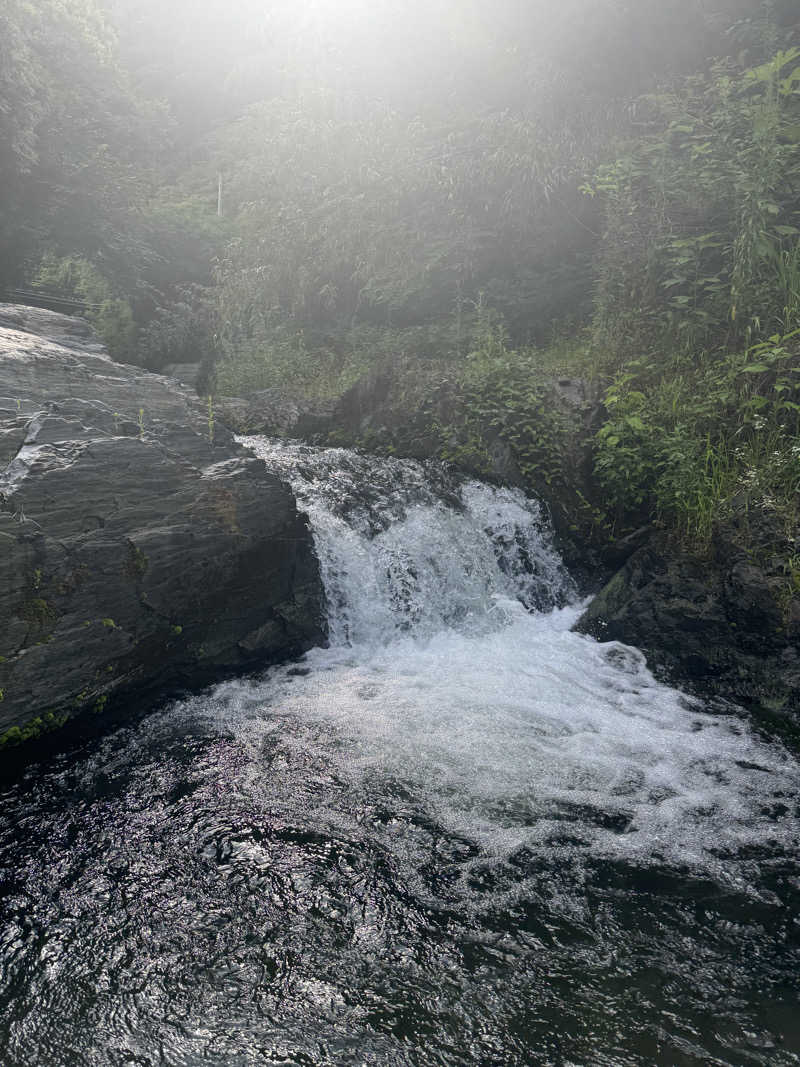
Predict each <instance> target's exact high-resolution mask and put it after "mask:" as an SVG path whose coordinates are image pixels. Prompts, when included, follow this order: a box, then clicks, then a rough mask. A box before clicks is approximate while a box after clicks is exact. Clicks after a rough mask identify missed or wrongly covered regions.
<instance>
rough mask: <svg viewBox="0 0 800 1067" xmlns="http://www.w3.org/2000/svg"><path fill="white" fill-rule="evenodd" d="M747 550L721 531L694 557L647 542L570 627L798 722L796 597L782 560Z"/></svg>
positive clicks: (799, 620)
mask: <svg viewBox="0 0 800 1067" xmlns="http://www.w3.org/2000/svg"><path fill="white" fill-rule="evenodd" d="M765 543H769V544H774V538H769V539H765ZM753 556H754V553H753V551H752V549H750V551H749V552H747V551H745V550H743V549H742V548H741V547H740V546H739V545H738V544H737V541H736V538H735V535H734V532H733V531H731V530H725V531H719V532H718V535H717V537H716V539H715V542H714V544H713V545H712V549H711V551H710V552H709V553H708V555H706V556H703V557H702V558H701V557H698V556H696V555H694V554H693V553H692V552H690V551H688V550H685V549H681V548H680V546H676V545H673V544H670V543H667V542H662V543H659V541H658V540H655V541H654V542H653V544H651V545H649V546H646V547H644V548H641V549H639V550H638V551H637V552H635V553H634V554H633V556H631V558H630V559H629V560H628V561H627V563H626V564H625V565H624V566H623V567H622V569H621V570H620V571H619V572H618V573H617V574H616V575H615V576H614V577H613V578H612V579H611V581H610V582H609V583H608V585H606V587H605V588H604V589H603V590H602V591H601V593H600V594H599V595H598V596H597V598H596V599H595V600H594V601H593V602H592V603H591V604H590V606H589V608H588V610H587V611H586V612H585V614H584V615H583V617H582V618H581V620H580V621H579V623H578V626H577V629H578V630H579V631H581V632H582V633H589V634H592V635H593V636H595V637H597V638H599V639H600V640H604V641H608V640H614V641H622V642H624V643H625V644H631V645H638V647H639V648H641V649H642V650H643V651H644V652H645V653H646V654H647V656H648V659H649V661H650V662H651V664H653V665H655V666H660V667H662V668H666V670H667V672H668V674H669V675H670V676H671V677H672V678H673V679H675V680H677V681H680V682H682V683H686V682H688V683H690V684H694V686H695V687H696V688H697V689H698V690H699V691H700V692H703V693H706V694H710V695H713V696H722V697H727V698H729V699H731V700H734V701H736V702H738V703H742V704H745V705H749V706H751V707H753V708H755V709H756V710H761V711H767V712H772V713H779V714H780V715H782V716H784V717H788V719H789V721H793V722H794V723H796V724H800V597H798V596H797V592H796V590H794V591H793V587H792V583H791V581H789V580H787V573H786V568H785V566H784V562H785V561H783V560H782V559H781V558H779V557H778V556H776V555H774V554H773V556H772V557H768V556H766V555H764V556H763V557H762V558H760V559H759V558H758V553H757V552H756V553H755V557H756V558H755V560H754V558H753Z"/></svg>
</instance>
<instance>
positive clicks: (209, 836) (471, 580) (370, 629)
mask: <svg viewBox="0 0 800 1067" xmlns="http://www.w3.org/2000/svg"><path fill="white" fill-rule="evenodd" d="M246 443H247V444H248V446H249V447H251V448H253V449H254V450H255V451H256V452H257V453H258V454H259V455H260V456H262V457H263V458H264V459H265V460H266V461H267V464H268V466H269V467H270V468H271V469H273V470H275V471H276V473H278V474H279V475H280V476H282V477H284V478H285V479H286V480H287V481H289V482H290V483H291V484H292V486H293V488H294V490H295V493H296V495H297V497H298V501H299V504H300V506H301V508H302V509H303V510H304V511H306V512H307V513H308V516H309V520H310V523H311V527H312V531H313V534H314V539H315V545H316V549H317V553H318V556H319V560H320V566H321V570H322V577H323V582H324V587H325V594H326V601H327V604H326V609H327V617H328V628H329V637H330V640H329V647H327V648H318V649H315V650H313V651H311V652H310V653H308V654H307V655H306V656H305V657H304V658H303V660H302V661H300V662H298V663H294V664H286V665H283V666H280V667H277V668H272V669H270V670H268V671H266V672H264V673H263V674H261V675H259V676H256V677H252V676H251V677H246V678H240V679H236V680H233V681H229V682H225V683H223V684H220V685H217V686H215V687H213V688H211V689H208V690H206V691H204V692H203V693H201V694H199V695H196V696H193V697H191V698H188V699H184V700H181V701H177V702H172V703H170V704H169V705H167V706H164V707H162V708H160V709H159V710H157V711H155V712H153V713H151V714H149V715H146V716H143V717H142V718H141V719H140V720H139V721H137V722H134V723H132V724H130V725H127V726H125V727H123V728H120V729H117V730H116V731H115V732H113V733H111V734H108V735H106V736H103V737H101V738H95V739H93V740H89V741H84V742H82V743H81V744H80V746H78V747H74V748H73V749H72V750H71V751H69V752H66V753H63V754H61V755H58V756H55V757H51V758H49V759H48V760H46V761H43V762H42V763H41V764H39V765H34V766H32V767H30V768H29V769H28V770H27V771H26V773H25V774H24V776H23V777H21V778H20V779H19V780H18V781H15V782H13V783H11V784H6V785H4V786H2V787H0V789H1V790H2V797H0V803H1V804H2V812H3V815H2V819H1V820H0V1064H2V1065H3V1067H122V1065H139V1067H157V1065H158V1067H195V1065H204V1064H209V1065H215V1067H217V1065H218V1067H223V1065H224V1067H250V1065H253V1067H257V1065H262V1064H263V1065H266V1064H280V1065H287V1067H288V1065H309V1067H312V1065H313V1067H318V1065H339V1064H345V1065H349V1064H353V1065H366V1064H370V1065H372V1064H380V1065H409V1067H412V1065H413V1067H417V1065H419V1067H426V1065H442V1067H444V1065H457V1064H477V1065H481V1067H483V1065H497V1067H509V1065H523V1064H532V1065H552V1067H578V1065H580V1067H584V1065H585V1067H602V1065H613V1067H624V1065H652V1064H668V1065H698V1067H700V1065H702V1067H707V1065H715V1064H719V1065H752V1064H764V1065H770V1067H782V1065H789V1064H800V1010H798V988H799V987H800V863H799V862H798V839H799V838H800V807H798V795H799V791H800V767H799V766H798V763H797V762H796V759H795V757H794V756H793V755H792V754H791V753H790V752H788V751H787V750H786V749H785V748H784V747H783V746H782V745H781V743H780V742H778V741H776V740H768V739H766V738H764V737H762V736H761V735H760V734H759V732H758V731H757V730H756V729H755V728H754V727H752V726H751V725H750V723H749V722H748V718H747V716H746V714H745V713H744V712H743V711H739V710H738V709H735V708H731V707H712V706H705V705H703V704H702V703H700V702H699V701H698V700H696V699H694V698H692V697H689V696H687V695H685V694H683V693H681V692H679V691H678V690H676V689H673V688H670V687H668V686H666V685H664V684H662V683H660V682H658V681H656V680H655V679H654V677H653V676H652V674H651V673H650V672H649V671H648V669H647V665H646V663H645V661H644V657H643V656H642V655H641V653H639V652H638V651H637V650H636V649H633V648H629V647H626V646H623V645H620V644H616V643H609V644H601V643H597V642H596V641H594V640H592V639H590V638H587V637H583V636H580V635H577V634H574V633H572V632H571V627H572V626H573V625H574V623H575V622H576V621H577V619H578V617H579V616H580V614H581V611H582V609H583V607H584V606H585V604H584V603H582V602H581V600H580V598H579V594H578V590H577V589H576V587H575V584H574V583H573V581H572V579H571V578H570V575H569V574H568V573H567V571H566V569H565V567H564V565H563V563H562V562H561V560H560V558H559V556H558V553H557V551H556V549H555V548H554V545H553V539H552V532H551V530H550V526H549V522H548V519H547V514H546V511H545V510H544V509H543V507H542V506H541V505H540V504H539V503H538V502H536V501H534V500H530V499H527V498H525V497H524V496H523V494H522V493H521V492H520V491H518V490H511V489H505V488H497V487H493V486H488V485H484V484H482V483H479V482H476V481H469V480H463V479H459V478H456V477H455V476H453V475H452V474H449V473H448V472H447V471H445V470H444V469H443V468H441V467H438V466H436V465H432V464H430V465H420V464H417V463H413V462H411V461H401V460H395V459H377V458H375V457H366V456H361V455H358V454H356V453H353V452H348V451H346V450H342V449H331V450H319V449H313V448H310V447H308V446H303V445H299V444H292V443H288V444H287V443H278V442H275V441H271V440H267V439H264V438H249V439H246Z"/></svg>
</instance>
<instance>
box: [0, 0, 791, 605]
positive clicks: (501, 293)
mask: <svg viewBox="0 0 800 1067" xmlns="http://www.w3.org/2000/svg"><path fill="white" fill-rule="evenodd" d="M553 7H554V6H553V5H551V4H545V3H531V2H525V3H523V2H521V0H501V2H499V3H493V4H487V3H482V2H479V0H465V2H459V3H458V4H457V5H456V4H455V3H453V2H448V0H436V2H434V3H425V4H423V3H422V2H421V0H393V2H390V0H380V2H378V3H375V2H373V3H369V4H367V3H366V2H363V0H342V2H341V3H340V4H338V5H333V4H324V3H316V2H311V0H309V2H307V3H301V4H298V3H296V2H293V3H290V2H288V0H276V2H273V3H270V4H263V3H257V2H256V0H239V3H236V4H234V5H231V4H230V3H226V4H223V3H222V2H221V0H209V2H207V3H204V4H203V5H201V6H200V7H198V5H196V4H190V3H189V2H188V0H180V2H176V3H172V4H169V5H165V4H163V3H160V4H156V3H155V2H153V0H137V2H136V3H134V2H132V0H44V2H42V3H40V4H37V5H35V6H33V5H30V4H27V3H25V2H23V0H10V2H9V3H8V4H6V5H5V6H4V10H3V13H0V60H1V62H0V145H1V146H2V152H1V153H0V177H2V181H3V197H2V201H0V239H1V240H2V242H3V248H4V255H3V258H2V263H1V265H0V285H2V286H4V287H14V288H27V289H31V288H33V289H38V290H47V291H50V292H57V293H58V294H59V295H60V296H61V297H62V298H63V297H68V298H70V299H74V300H75V301H76V303H78V304H80V305H82V306H85V307H86V309H87V314H88V315H89V317H90V318H91V319H92V320H93V322H94V323H95V325H96V326H97V327H98V329H99V330H100V332H101V333H102V334H103V336H104V338H105V339H106V341H107V342H108V343H109V345H110V346H111V348H112V351H113V352H114V353H115V355H116V356H117V357H118V358H120V359H123V360H127V361H132V362H137V363H140V364H142V365H144V366H146V367H149V368H151V369H156V370H158V369H160V368H162V367H163V366H165V365H166V364H168V363H173V362H201V363H202V364H203V382H202V385H203V388H204V389H205V391H207V392H208V393H210V394H216V393H226V394H231V395H237V394H238V395H244V394H250V393H252V392H253V391H255V390H258V389H263V388H271V387H276V386H277V387H281V388H284V389H287V390H289V391H290V392H292V393H295V394H306V395H309V396H326V395H327V396H331V395H337V394H339V393H341V392H342V391H343V390H344V389H345V388H346V387H347V386H349V385H350V384H352V383H353V382H355V381H356V380H358V379H359V378H361V377H362V376H363V375H365V374H366V373H368V372H369V371H370V370H371V369H373V368H375V367H387V366H390V367H392V368H393V371H394V373H395V375H396V376H397V377H398V378H399V379H400V381H401V383H405V385H404V386H403V385H402V384H401V396H402V392H403V389H405V390H406V395H407V403H408V407H409V411H410V412H415V411H416V410H417V409H418V407H419V406H420V404H421V403H424V401H425V398H426V396H429V395H431V394H433V393H434V392H435V390H436V389H437V388H440V387H441V385H442V383H447V385H448V388H449V389H450V390H451V392H452V393H453V395H455V396H456V397H457V398H458V403H457V404H456V407H455V409H454V410H453V411H452V412H451V419H452V425H446V426H440V427H438V430H439V431H440V438H441V448H440V454H442V455H444V456H445V457H446V458H450V459H453V460H456V461H459V460H460V461H467V460H468V461H469V463H470V465H472V466H473V467H475V466H477V467H480V460H481V452H482V450H485V447H486V444H487V441H488V440H489V439H491V438H493V437H497V436H499V437H501V438H502V439H503V440H504V441H505V442H506V443H507V445H508V446H509V447H510V448H511V449H512V451H513V452H514V454H515V456H516V459H517V461H518V463H519V466H520V468H521V470H522V471H523V473H524V472H525V471H526V470H532V469H533V468H534V467H537V469H540V470H541V469H542V466H543V465H544V467H546V468H548V469H549V468H550V467H552V468H553V469H555V467H557V465H558V454H559V447H560V446H559V441H558V435H559V433H563V432H566V431H565V430H564V428H563V427H561V428H560V427H559V426H556V425H555V424H554V421H553V420H552V419H551V420H550V421H549V422H548V412H547V411H546V410H544V409H543V405H542V398H543V395H544V393H543V385H544V383H545V382H546V380H547V379H548V378H550V377H552V376H553V374H558V375H562V376H567V377H578V376H579V377H582V378H585V379H591V380H593V381H595V382H596V383H597V388H598V389H600V390H601V392H602V394H603V396H604V400H605V412H606V414H605V416H604V422H603V424H602V425H601V426H600V427H599V430H598V432H597V433H596V437H595V440H594V445H593V451H594V458H593V462H594V472H595V477H596V482H597V486H598V494H597V497H596V499H595V500H593V501H591V502H588V501H587V502H586V509H587V514H589V515H590V519H591V523H592V524H593V525H594V527H595V528H596V529H598V530H602V531H603V533H604V536H608V537H612V538H618V537H620V536H622V535H623V534H625V533H627V532H629V531H631V530H633V529H635V528H636V527H637V526H638V525H640V524H641V523H642V522H644V521H649V520H652V519H653V518H655V519H656V520H657V521H659V522H661V523H662V524H663V525H664V527H665V528H666V529H668V530H669V531H671V532H673V533H674V534H675V535H677V536H680V537H681V538H683V539H685V540H688V541H690V542H691V543H693V544H697V545H702V544H703V543H705V542H707V541H708V539H709V537H710V535H711V531H712V529H713V526H714V523H715V521H717V520H718V519H720V518H721V517H724V516H725V515H726V514H729V513H730V512H731V511H732V510H736V511H737V512H741V511H742V510H744V511H745V512H749V511H751V510H752V511H753V512H754V513H755V512H758V513H759V514H761V515H767V516H768V517H769V519H770V522H771V523H772V526H773V528H774V530H775V531H776V532H775V536H776V537H781V538H785V539H787V543H789V544H793V543H794V542H793V541H790V540H789V539H791V538H794V536H795V531H796V529H797V506H798V505H797V501H798V490H800V437H799V436H798V415H800V13H798V11H797V7H796V4H795V3H794V2H793V0H774V2H754V0H708V2H701V0H676V2H675V3H672V4H668V5H665V4H663V3H661V2H658V0H638V2H635V3H634V2H632V0H597V2H592V3H589V2H588V0H566V2H565V3H562V4H560V5H558V6H557V10H553ZM454 442H455V444H454ZM551 473H552V472H551ZM561 473H562V475H563V471H562V472H561ZM556 475H557V472H554V473H552V476H553V477H555V476H556ZM791 558H792V559H793V560H794V561H795V562H794V563H792V564H791V566H790V572H789V573H788V575H787V581H788V582H789V583H790V584H791V583H794V584H795V585H797V586H800V549H798V553H797V554H795V555H791ZM795 563H796V566H795Z"/></svg>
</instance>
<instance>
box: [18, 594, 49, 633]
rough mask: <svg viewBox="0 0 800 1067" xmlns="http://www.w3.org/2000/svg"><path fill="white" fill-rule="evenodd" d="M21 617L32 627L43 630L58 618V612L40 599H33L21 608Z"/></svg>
mask: <svg viewBox="0 0 800 1067" xmlns="http://www.w3.org/2000/svg"><path fill="white" fill-rule="evenodd" d="M22 617H23V619H25V621H26V622H28V623H30V624H31V625H32V626H36V627H38V629H40V630H44V629H45V628H46V627H48V626H50V625H52V623H54V622H55V620H56V619H57V618H58V612H57V611H56V609H55V608H54V607H53V606H52V605H51V604H48V602H47V601H46V600H43V599H42V598H41V597H33V598H32V599H31V600H28V601H26V602H25V604H23V606H22Z"/></svg>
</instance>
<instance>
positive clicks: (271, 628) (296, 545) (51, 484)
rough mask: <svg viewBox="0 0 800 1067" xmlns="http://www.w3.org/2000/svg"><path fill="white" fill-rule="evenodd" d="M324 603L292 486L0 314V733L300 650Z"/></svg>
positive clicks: (178, 407) (190, 415) (107, 372)
mask: <svg viewBox="0 0 800 1067" xmlns="http://www.w3.org/2000/svg"><path fill="white" fill-rule="evenodd" d="M321 603H322V591H321V584H320V580H319V573H318V565H317V562H316V559H315V557H314V554H313V549H312V543H311V538H310V533H309V531H308V528H307V524H306V522H305V520H304V518H303V516H301V515H300V514H299V513H298V511H297V508H296V505H295V501H294V498H293V495H292V493H291V491H290V490H289V488H288V487H287V486H286V485H285V484H284V483H282V482H281V481H280V480H279V479H278V478H277V477H275V476H274V475H272V474H271V473H270V472H268V471H267V469H266V467H265V465H264V463H263V462H262V461H261V460H259V459H257V458H256V457H255V456H253V455H252V454H251V453H249V452H248V451H246V450H245V449H243V448H242V447H240V446H238V445H237V444H236V443H235V441H234V439H233V437H232V435H231V433H230V431H228V430H227V429H226V428H225V427H224V426H221V425H218V424H216V422H215V421H214V420H212V419H209V415H208V411H207V409H206V408H205V407H204V405H203V404H202V402H198V400H197V398H196V397H194V396H193V395H192V394H191V393H190V392H189V391H188V390H185V389H182V388H180V387H179V386H177V385H176V383H175V382H174V381H171V380H169V379H166V378H163V377H160V376H158V375H154V374H149V373H147V372H145V371H142V370H141V369H140V368H137V367H130V366H122V365H120V364H116V363H113V362H112V361H111V360H110V359H109V358H108V357H107V355H106V354H105V351H104V349H103V347H102V345H100V344H99V342H98V341H97V339H96V337H95V336H94V334H93V333H92V332H91V329H90V328H89V327H88V325H87V324H86V323H84V322H82V321H81V320H77V319H71V318H67V317H65V316H61V315H55V314H53V313H51V312H46V311H41V310H39V309H29V308H17V307H9V306H0V736H3V735H5V734H7V733H8V731H9V729H11V739H12V740H14V739H19V733H20V732H21V733H22V735H23V736H27V735H28V734H32V733H36V731H37V730H39V729H42V728H45V727H48V726H52V725H54V724H55V723H60V722H62V721H63V720H64V719H66V718H68V717H71V716H73V715H75V714H78V713H79V712H82V711H85V710H87V709H92V710H95V711H97V712H106V711H107V710H108V709H110V708H111V707H113V705H114V704H115V703H116V704H118V703H120V702H123V701H125V700H127V699H130V698H131V697H132V696H133V695H136V696H141V695H142V694H153V695H155V694H157V693H159V692H164V691H166V690H168V689H171V688H175V687H190V686H193V685H197V684H202V683H205V682H207V681H209V680H211V679H213V678H215V677H217V676H219V675H221V674H223V673H227V672H229V671H241V670H245V669H248V668H252V667H256V666H259V665H262V664H265V663H268V662H272V661H275V660H278V659H282V658H285V657H289V656H291V655H294V654H297V653H299V652H301V651H303V650H305V649H307V648H309V647H311V646H312V645H314V644H316V643H319V641H320V640H321V639H322V636H323V635H322V626H323V623H322V616H321ZM32 722H33V723H34V725H33V726H30V724H31V723H32Z"/></svg>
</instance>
